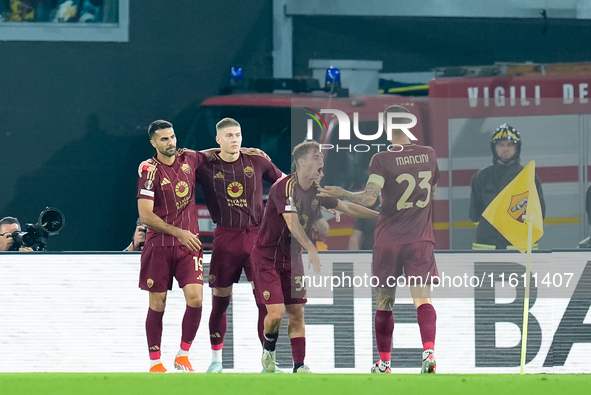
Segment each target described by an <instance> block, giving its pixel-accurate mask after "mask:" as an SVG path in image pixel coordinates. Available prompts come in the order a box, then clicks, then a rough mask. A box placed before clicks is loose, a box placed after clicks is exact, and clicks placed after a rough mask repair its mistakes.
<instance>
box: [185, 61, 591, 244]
mask: <svg viewBox="0 0 591 395" xmlns="http://www.w3.org/2000/svg"><path fill="white" fill-rule="evenodd" d="M590 82H591V74H580V75H575V74H571V75H568V74H567V75H564V74H561V75H556V74H550V75H541V74H540V73H534V74H531V75H520V76H516V75H502V76H495V77H481V78H479V77H474V78H465V77H459V78H436V79H433V80H432V81H431V82H430V84H429V86H428V89H429V94H428V97H408V96H399V95H390V94H377V93H376V94H375V95H354V94H351V95H347V96H345V97H337V96H335V95H330V94H328V93H326V92H321V91H312V92H307V93H301V92H300V93H294V92H292V91H286V90H283V91H274V92H271V93H259V92H252V93H245V92H243V93H231V94H227V95H220V96H216V97H212V98H209V99H207V100H205V101H204V102H203V103H202V104H201V106H200V107H199V112H198V115H197V117H196V118H195V120H194V122H193V125H192V127H191V130H190V132H189V136H188V139H187V141H186V142H185V146H188V147H191V148H197V149H201V148H207V147H212V146H216V143H215V124H216V122H217V121H219V120H220V119H222V118H224V117H232V118H235V119H236V120H238V122H240V124H241V125H242V130H243V135H244V136H243V137H244V141H243V145H244V146H252V147H259V148H261V149H263V150H264V151H265V152H267V153H268V154H269V155H270V156H271V158H272V159H273V161H274V163H276V164H277V166H279V168H281V169H282V170H283V171H284V172H285V173H288V172H290V170H291V169H290V167H291V156H290V151H291V148H292V147H293V146H294V145H295V144H297V143H299V142H301V141H303V140H304V139H305V138H306V137H307V136H308V137H309V134H310V133H311V134H312V137H313V138H314V139H315V140H317V141H319V142H320V143H321V144H323V148H324V154H325V168H324V173H325V177H324V179H323V182H322V183H323V184H324V185H340V186H342V187H344V188H346V189H348V190H360V189H363V186H364V184H365V182H366V180H367V168H368V164H369V161H370V159H371V157H372V156H373V155H374V154H375V153H377V152H379V151H380V150H381V151H383V150H384V149H386V147H387V146H388V145H389V142H388V141H387V139H386V134H385V133H381V134H379V133H378V131H379V122H378V120H379V113H380V112H382V111H383V110H384V109H385V108H386V107H388V106H390V105H393V104H398V105H402V106H405V107H406V108H408V109H409V110H410V111H411V113H412V114H413V115H415V116H416V118H417V124H416V126H414V127H413V128H412V129H411V132H412V133H413V134H414V135H415V136H416V137H417V139H418V141H417V143H419V144H426V145H431V146H432V147H433V148H434V149H435V151H436V153H437V156H438V164H439V168H440V170H441V178H440V180H439V184H438V189H437V196H436V198H435V204H434V218H435V224H434V227H435V234H436V248H438V249H470V248H471V244H472V241H473V240H474V234H475V225H474V224H473V223H472V222H471V221H470V220H469V218H468V206H469V197H470V182H471V179H472V177H473V175H474V174H475V173H476V171H477V170H478V169H480V168H483V167H486V166H489V165H490V164H492V155H491V148H490V136H491V135H492V132H493V131H494V129H495V128H496V127H497V126H499V125H500V124H502V123H508V124H510V125H511V126H514V127H515V128H517V130H518V131H519V132H520V133H521V136H522V139H523V146H522V153H521V160H522V163H524V164H525V163H527V162H529V161H530V160H532V159H535V160H536V171H537V174H538V176H539V177H540V179H541V181H542V183H543V192H544V197H545V201H546V207H547V210H546V220H545V225H546V226H545V235H544V237H543V238H542V239H541V240H540V242H539V245H540V248H541V249H546V248H548V249H549V248H574V247H576V246H577V244H578V241H579V240H581V239H583V238H584V237H586V236H587V235H588V232H589V225H588V223H587V221H586V215H585V208H584V200H585V196H584V194H585V191H586V189H587V185H588V182H589V179H590V174H591V166H590V165H591V154H590V151H591V137H590V136H591V118H590V117H589V114H591V103H589V83H590ZM340 96H343V95H340ZM327 109H330V110H333V111H332V112H329V111H324V112H323V111H322V110H327ZM334 110H339V111H342V112H343V113H345V114H346V115H347V117H348V118H349V120H350V126H349V135H350V136H349V138H346V137H347V136H345V138H344V137H343V133H341V129H342V128H343V126H342V124H341V122H339V119H338V117H337V116H336V115H335V111H334ZM317 113H319V114H320V115H322V122H320V121H319V117H318V114H317ZM313 114H314V115H315V117H314V116H312V115H313ZM314 118H316V119H314ZM309 125H311V126H309ZM310 129H311V131H310ZM368 136H373V137H372V138H371V139H370V138H369V137H368ZM198 203H202V204H203V200H202V199H201V200H200V198H199V197H198ZM329 224H330V226H331V230H330V233H329V235H328V237H327V240H326V242H327V245H328V248H329V249H330V250H342V249H346V248H347V242H348V238H349V236H350V235H351V233H352V225H353V219H351V218H348V217H346V216H343V218H342V221H341V222H340V223H336V222H335V221H334V219H330V220H329ZM213 226H214V225H213V223H212V222H211V219H210V217H209V216H208V212H207V208H206V207H205V206H204V205H203V208H202V209H201V210H200V228H201V231H202V235H203V240H204V242H205V243H206V246H207V245H208V243H210V242H211V232H212V231H213ZM208 232H209V233H208Z"/></svg>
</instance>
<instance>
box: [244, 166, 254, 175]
mask: <svg viewBox="0 0 591 395" xmlns="http://www.w3.org/2000/svg"><path fill="white" fill-rule="evenodd" d="M244 175H245V176H246V177H248V178H252V176H254V169H253V168H252V167H250V166H246V167H245V168H244Z"/></svg>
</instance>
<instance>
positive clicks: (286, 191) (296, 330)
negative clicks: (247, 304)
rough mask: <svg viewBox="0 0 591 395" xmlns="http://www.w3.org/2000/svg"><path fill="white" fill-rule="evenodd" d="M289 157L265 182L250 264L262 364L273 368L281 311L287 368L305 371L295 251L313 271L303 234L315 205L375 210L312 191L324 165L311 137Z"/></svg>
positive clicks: (357, 213) (369, 214) (315, 260)
mask: <svg viewBox="0 0 591 395" xmlns="http://www.w3.org/2000/svg"><path fill="white" fill-rule="evenodd" d="M293 157H294V161H295V163H296V172H295V173H294V174H291V175H290V176H285V177H283V178H281V179H280V180H279V181H277V182H276V183H275V184H273V186H272V187H271V191H270V192H269V199H268V201H267V207H266V208H265V214H264V215H263V222H262V224H261V228H260V230H259V235H258V238H257V240H256V244H255V247H254V249H253V250H252V253H251V260H252V261H253V262H254V264H255V293H256V297H257V298H258V300H262V301H263V303H265V304H266V305H267V316H266V317H265V343H264V345H263V357H262V364H263V368H264V369H265V371H266V372H269V373H272V372H274V371H275V366H276V359H275V345H276V342H277V337H278V334H279V328H280V326H281V320H282V318H283V314H284V313H285V311H287V316H288V320H289V324H288V333H289V338H290V341H291V349H292V355H293V361H294V367H293V372H294V373H309V372H310V370H309V369H308V367H306V365H304V357H305V354H306V338H305V336H306V332H305V327H304V304H305V303H306V288H305V287H304V284H303V283H302V276H303V275H304V266H303V263H302V253H301V252H302V248H305V249H306V250H307V251H308V259H309V266H310V265H312V266H313V267H314V270H315V271H316V272H319V271H320V259H319V256H318V251H317V250H316V248H315V246H314V244H313V243H312V242H311V241H310V238H309V236H308V235H309V234H310V229H311V228H312V223H313V221H314V219H315V218H317V216H318V213H319V211H320V207H321V206H323V207H325V208H327V209H333V208H335V209H337V210H340V211H343V212H344V213H346V214H349V215H351V216H354V217H361V218H376V217H377V215H378V213H377V212H375V211H372V210H369V209H366V208H365V207H361V206H358V205H356V204H351V203H344V202H341V201H339V200H336V199H333V198H324V197H322V198H319V197H317V196H316V194H317V193H318V187H319V186H318V181H319V180H320V178H321V175H322V167H323V166H324V159H323V155H322V153H321V152H320V145H319V144H318V143H317V142H315V141H307V142H304V143H301V144H299V145H297V146H296V147H295V148H294V150H293ZM292 236H293V238H294V239H295V240H292Z"/></svg>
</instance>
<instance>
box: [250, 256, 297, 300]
mask: <svg viewBox="0 0 591 395" xmlns="http://www.w3.org/2000/svg"><path fill="white" fill-rule="evenodd" d="M258 252H259V251H258V250H256V249H254V250H253V254H252V259H253V262H254V263H255V264H254V267H255V271H254V293H255V298H256V300H257V303H261V304H304V303H306V299H307V297H306V288H305V287H304V283H303V278H302V276H303V275H304V265H303V263H302V254H294V256H293V259H292V261H291V262H286V263H285V264H283V263H282V262H281V263H276V262H275V261H274V260H273V259H269V258H266V257H263V256H261V255H260V254H258Z"/></svg>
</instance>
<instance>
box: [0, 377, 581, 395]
mask: <svg viewBox="0 0 591 395" xmlns="http://www.w3.org/2000/svg"><path fill="white" fill-rule="evenodd" d="M589 388H591V375H548V374H546V375H540V374H536V375H517V374H515V375H508V374H469V375H468V374H466V375H458V374H436V375H421V374H390V375H377V374H373V375H371V374H310V375H294V374H226V373H224V374H221V375H219V374H215V375H214V374H191V373H182V374H168V373H167V374H153V373H152V374H151V373H2V374H0V394H1V395H12V394H19V395H21V394H68V395H69V394H72V395H74V394H76V395H78V394H80V395H94V394H101V395H117V394H126V395H133V394H138V395H148V394H157V395H165V394H178V395H183V394H198V395H202V394H218V395H221V394H231V395H238V394H253V395H266V394H298V395H310V394H323V395H329V394H338V395H344V394H354V395H363V394H382V393H395V394H415V393H432V394H434V395H447V394H478V395H481V394H495V395H509V394H520V395H522V394H523V395H525V394H536V395H544V394H565V393H566V394H570V393H573V394H576V393H588V391H589Z"/></svg>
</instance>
